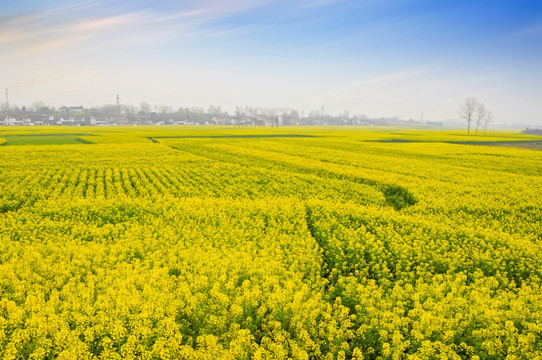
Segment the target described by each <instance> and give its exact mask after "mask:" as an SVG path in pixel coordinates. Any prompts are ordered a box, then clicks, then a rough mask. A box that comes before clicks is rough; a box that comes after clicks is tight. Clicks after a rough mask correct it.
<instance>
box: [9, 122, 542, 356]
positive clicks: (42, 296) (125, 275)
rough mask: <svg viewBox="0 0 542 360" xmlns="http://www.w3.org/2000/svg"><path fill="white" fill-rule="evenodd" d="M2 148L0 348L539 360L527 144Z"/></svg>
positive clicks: (169, 142) (325, 138)
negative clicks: (507, 145)
mask: <svg viewBox="0 0 542 360" xmlns="http://www.w3.org/2000/svg"><path fill="white" fill-rule="evenodd" d="M1 139H6V140H7V145H6V146H1V147H0V159H1V160H0V358H1V359H27V358H28V359H57V358H58V359H232V360H233V359H303V360H307V359H333V360H335V359H505V358H509V359H541V358H542V256H541V254H542V202H541V199H542V186H541V184H542V152H541V151H534V150H531V149H525V148H521V146H522V144H534V142H536V141H542V137H541V136H528V135H523V134H519V133H514V132H499V133H498V132H494V133H487V134H483V135H479V136H472V135H471V136H468V135H467V134H465V133H464V132H460V131H424V130H409V129H390V128H370V129H369V128H324V127H322V128H317V127H305V128H278V129H269V128H233V127H204V128H202V127H195V126H194V127H181V126H179V127H160V128H158V127H131V128H85V134H79V133H75V132H74V129H69V128H54V129H14V128H1V129H0V143H1V141H2V140H1ZM81 140H82V141H87V142H92V143H89V144H82V143H81V142H80V141H81ZM495 144H509V145H510V146H514V147H499V146H480V145H495ZM9 145H19V146H9ZM30 145H44V146H30ZM516 145H517V147H516Z"/></svg>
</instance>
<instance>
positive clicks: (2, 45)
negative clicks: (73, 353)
mask: <svg viewBox="0 0 542 360" xmlns="http://www.w3.org/2000/svg"><path fill="white" fill-rule="evenodd" d="M0 14H1V15H0V65H1V66H0V79H1V80H0V88H2V90H3V89H4V88H8V89H9V97H10V98H9V101H10V103H12V104H16V105H19V106H22V105H25V104H26V105H28V104H31V103H32V102H34V101H36V100H42V101H43V102H44V103H46V104H50V105H53V106H62V105H83V106H85V107H89V106H95V105H102V104H107V103H113V102H114V101H115V97H116V95H117V94H120V97H121V101H122V102H123V103H126V104H139V103H140V102H142V101H146V102H149V103H152V104H168V105H172V106H173V107H174V108H176V107H178V106H192V105H194V106H205V107H206V106H208V105H210V104H216V105H220V106H222V107H223V108H225V109H227V110H230V111H233V109H235V106H236V105H252V106H266V107H289V108H296V109H298V110H300V111H306V112H308V111H310V110H312V109H319V108H321V106H325V108H326V111H327V112H329V113H339V112H343V111H344V110H349V111H350V113H352V114H353V113H356V114H366V115H368V116H398V117H401V118H404V119H409V118H412V119H420V117H421V114H422V112H423V113H424V117H425V119H426V120H433V121H448V120H457V119H458V115H457V109H458V106H459V105H460V104H461V103H462V102H463V100H464V99H465V98H466V97H470V96H474V97H476V98H478V99H479V100H480V101H483V102H484V103H485V104H486V105H487V106H488V108H490V109H491V110H492V111H493V114H494V122H495V123H496V124H503V123H506V124H513V123H518V124H519V123H521V124H525V125H540V124H542V107H541V106H540V103H539V102H540V99H541V98H542V87H541V85H540V84H542V71H541V69H542V46H540V44H541V43H542V42H541V40H542V3H541V2H540V1H528V0H520V1H464V0H461V1H428V0H417V1H414V0H398V1H385V0H382V1H369V0H367V1H360V0H343V1H336V0H335V1H334V0H301V1H295V2H288V1H282V0H278V1H273V0H251V1H249V0H236V1H218V0H205V1H165V0H162V1H148V0H136V1H117V2H114V3H109V2H101V1H94V0H89V1H79V2H75V1H59V0H44V1H36V0H21V1H7V2H6V1H3V2H2V3H1V4H0ZM3 101H4V98H3V96H2V102H3Z"/></svg>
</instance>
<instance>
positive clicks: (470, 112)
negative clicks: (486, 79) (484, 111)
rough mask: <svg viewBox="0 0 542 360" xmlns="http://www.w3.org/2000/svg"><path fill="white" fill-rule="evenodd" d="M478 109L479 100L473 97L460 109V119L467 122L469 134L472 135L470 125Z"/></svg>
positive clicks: (467, 99)
mask: <svg viewBox="0 0 542 360" xmlns="http://www.w3.org/2000/svg"><path fill="white" fill-rule="evenodd" d="M477 109H478V100H476V98H473V97H469V98H466V99H465V102H464V103H463V104H462V105H461V106H460V107H459V117H460V118H461V119H463V120H465V121H466V122H467V134H470V125H471V123H472V121H473V119H474V116H475V114H476V111H477Z"/></svg>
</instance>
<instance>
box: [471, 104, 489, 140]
mask: <svg viewBox="0 0 542 360" xmlns="http://www.w3.org/2000/svg"><path fill="white" fill-rule="evenodd" d="M487 113H488V111H487V109H486V106H485V105H484V104H483V103H479V104H478V107H477V108H476V114H475V119H474V121H475V122H476V131H475V132H474V133H475V134H478V128H479V127H480V126H481V125H482V124H483V123H484V120H485V118H486V116H487Z"/></svg>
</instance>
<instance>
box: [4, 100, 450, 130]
mask: <svg viewBox="0 0 542 360" xmlns="http://www.w3.org/2000/svg"><path fill="white" fill-rule="evenodd" d="M135 125H155V126H160V125H231V126H270V127H278V126H310V125H320V126H322V125H329V126H416V127H441V126H442V123H438V122H430V121H426V122H424V121H420V120H412V119H410V120H402V119H399V118H397V117H392V118H370V117H367V116H365V115H349V113H348V112H346V111H345V112H344V113H343V114H340V115H335V116H333V115H329V114H325V113H324V109H323V108H322V109H321V110H315V111H311V112H310V113H309V114H306V115H305V114H304V113H300V112H298V111H297V110H294V109H268V108H254V107H249V106H245V107H237V108H236V110H235V114H229V113H228V112H227V111H222V109H221V108H220V107H218V106H210V107H209V108H208V109H206V110H205V109H203V108H198V107H190V108H182V107H181V108H179V109H177V110H173V109H172V108H171V107H169V106H163V105H162V106H151V105H149V104H146V103H142V104H141V105H140V106H126V105H120V104H116V105H115V104H113V105H104V106H100V107H92V108H84V107H83V106H62V107H59V108H55V107H49V106H45V105H43V104H38V105H34V106H31V107H30V108H28V109H27V108H26V107H25V106H23V107H21V108H19V107H17V106H13V107H9V106H4V107H3V109H2V110H0V126H135Z"/></svg>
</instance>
